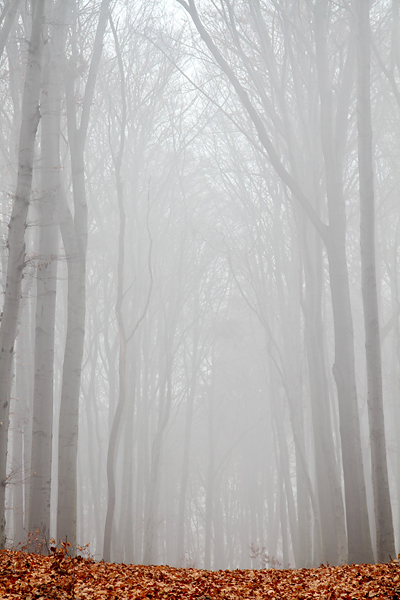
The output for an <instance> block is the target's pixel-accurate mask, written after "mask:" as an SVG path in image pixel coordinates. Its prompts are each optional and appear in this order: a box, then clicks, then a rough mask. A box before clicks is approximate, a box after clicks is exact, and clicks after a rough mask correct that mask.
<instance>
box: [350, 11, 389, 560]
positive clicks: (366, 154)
mask: <svg viewBox="0 0 400 600" xmlns="http://www.w3.org/2000/svg"><path fill="white" fill-rule="evenodd" d="M369 10H370V7H369V0H365V2H360V3H358V5H357V67H358V73H357V129H358V165H359V179H360V183H359V186H360V245H361V273H362V298H363V307H364V327H365V354H366V361H367V380H368V417H369V431H370V442H371V464H372V486H373V491H374V509H375V527H376V544H377V560H378V562H388V561H389V560H391V559H392V558H393V556H395V546H394V531H393V519H392V507H391V503H390V492H389V476H388V469H387V459H386V436H385V420H384V412H383V393H382V360H381V339H380V325H379V310H378V292H377V281H376V256H375V194H374V169H373V150H372V147H373V146H372V123H371V98H370V94H371V77H370V23H369Z"/></svg>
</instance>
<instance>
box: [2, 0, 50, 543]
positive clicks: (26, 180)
mask: <svg viewBox="0 0 400 600" xmlns="http://www.w3.org/2000/svg"><path fill="white" fill-rule="evenodd" d="M44 5H45V1H44V0H38V1H37V2H35V5H34V8H33V21H32V33H31V39H30V44H29V51H28V62H27V70H26V76H25V85H24V93H23V99H22V123H21V131H20V137H19V154H18V179H17V189H16V192H15V197H14V202H13V210H12V214H11V219H10V223H9V235H8V249H9V255H8V261H7V280H6V290H5V299H4V305H3V315H2V321H1V326H0V349H1V350H0V461H1V462H0V547H1V548H4V545H5V542H6V540H5V514H4V510H5V488H6V484H7V474H6V458H7V436H8V424H9V410H10V394H11V385H12V365H13V357H14V345H15V338H16V333H17V324H18V317H19V306H20V299H21V283H22V277H23V271H24V266H25V228H26V219H27V214H28V208H29V204H30V196H31V191H32V172H33V156H34V146H35V139H36V132H37V127H38V124H39V117H40V113H39V92H40V86H41V80H42V55H43V36H42V26H43V20H44Z"/></svg>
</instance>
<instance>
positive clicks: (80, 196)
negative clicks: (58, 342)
mask: <svg viewBox="0 0 400 600" xmlns="http://www.w3.org/2000/svg"><path fill="white" fill-rule="evenodd" d="M109 2H110V0H102V3H101V7H100V15H99V22H98V25H97V31H96V37H95V41H94V49H93V56H92V60H91V63H90V69H89V74H88V80H87V83H86V88H85V95H84V99H83V108H82V116H81V122H80V126H79V128H78V127H77V123H76V112H75V110H76V107H75V98H74V86H73V83H72V81H71V80H70V78H69V77H68V76H67V77H66V82H65V83H66V101H67V120H68V138H69V143H70V155H71V169H72V186H73V196H74V216H73V220H72V218H71V216H70V215H68V210H67V207H66V206H65V202H64V203H63V206H64V209H63V215H64V217H63V218H64V225H65V227H64V231H65V233H67V231H66V230H68V234H67V235H66V236H64V234H63V241H64V245H65V244H67V245H66V247H65V249H66V254H67V263H68V309H67V336H66V342H65V354H64V364H63V375H62V389H61V405H60V427H59V444H58V507H57V540H64V541H65V540H66V539H67V540H68V542H69V543H70V544H71V546H72V549H73V551H74V549H75V546H76V518H77V504H76V503H77V457H78V428H79V393H80V382H81V372H82V357H83V342H84V336H85V310H86V250H87V202H86V188H85V166H84V164H85V163H84V148H85V142H86V136H87V131H88V126H89V116H90V108H91V103H92V99H93V94H94V88H95V83H96V77H97V71H98V68H99V63H100V58H101V53H102V44H103V37H104V32H105V28H106V24H107V19H108V5H109ZM62 231H63V230H62Z"/></svg>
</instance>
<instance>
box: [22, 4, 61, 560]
mask: <svg viewBox="0 0 400 600" xmlns="http://www.w3.org/2000/svg"><path fill="white" fill-rule="evenodd" d="M48 8H49V7H48ZM69 9H70V3H69V2H61V3H59V4H58V6H57V7H56V8H55V7H54V6H53V7H52V10H47V14H46V17H47V22H50V23H51V24H50V25H48V39H47V43H46V45H45V50H46V51H45V63H44V73H45V76H44V78H43V84H42V90H41V99H42V100H41V160H40V171H41V172H40V175H41V190H42V193H41V198H40V201H39V210H38V212H39V227H40V229H39V235H40V239H39V258H38V266H37V301H36V317H35V351H34V360H35V375H34V394H33V414H32V458H31V471H32V474H31V479H30V488H31V489H30V506H29V519H28V532H35V531H37V530H40V534H41V536H43V537H44V538H45V539H48V538H49V537H50V497H51V480H52V477H51V475H52V473H51V465H52V439H53V389H54V335H55V314H56V289H57V263H58V242H59V229H58V212H57V207H58V195H59V193H60V185H61V181H60V168H61V165H60V160H61V159H60V119H61V66H62V61H61V57H62V53H63V51H64V44H65V38H66V33H67V26H66V25H65V24H66V23H68V15H67V13H68V10H69ZM55 23H57V30H56V29H55V27H56V26H55ZM60 24H61V25H60ZM45 550H46V548H45V546H43V551H45Z"/></svg>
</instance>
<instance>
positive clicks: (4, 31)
mask: <svg viewBox="0 0 400 600" xmlns="http://www.w3.org/2000/svg"><path fill="white" fill-rule="evenodd" d="M20 1H21V0H10V1H9V3H8V6H6V7H5V8H4V9H3V13H2V15H1V17H0V18H1V20H0V24H1V23H2V27H1V29H0V58H1V56H2V54H3V51H4V46H5V45H6V43H7V39H8V36H9V34H10V31H11V28H12V26H13V23H14V21H15V17H16V16H17V11H18V6H19V3H20Z"/></svg>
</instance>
